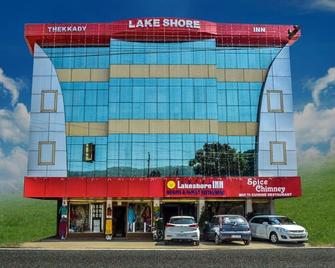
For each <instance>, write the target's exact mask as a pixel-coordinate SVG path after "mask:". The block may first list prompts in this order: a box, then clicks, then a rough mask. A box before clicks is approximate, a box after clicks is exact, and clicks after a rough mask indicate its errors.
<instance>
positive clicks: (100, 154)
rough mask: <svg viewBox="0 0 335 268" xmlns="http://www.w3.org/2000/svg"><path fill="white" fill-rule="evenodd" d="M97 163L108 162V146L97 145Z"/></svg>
mask: <svg viewBox="0 0 335 268" xmlns="http://www.w3.org/2000/svg"><path fill="white" fill-rule="evenodd" d="M95 161H107V146H106V145H100V144H99V145H98V144H96V145H95Z"/></svg>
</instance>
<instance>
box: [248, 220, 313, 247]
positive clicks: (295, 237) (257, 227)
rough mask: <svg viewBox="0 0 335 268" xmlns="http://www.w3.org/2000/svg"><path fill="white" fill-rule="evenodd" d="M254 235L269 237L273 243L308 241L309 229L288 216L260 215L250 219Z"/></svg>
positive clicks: (256, 236)
mask: <svg viewBox="0 0 335 268" xmlns="http://www.w3.org/2000/svg"><path fill="white" fill-rule="evenodd" d="M249 223H250V228H251V234H252V237H255V238H263V239H269V240H270V241H271V242H272V243H278V242H298V243H304V242H306V241H308V232H307V230H306V229H305V228H304V227H302V226H300V225H298V224H296V223H295V222H294V221H292V220H291V219H289V218H288V217H286V216H279V215H260V216H255V217H253V218H252V219H251V220H250V222H249Z"/></svg>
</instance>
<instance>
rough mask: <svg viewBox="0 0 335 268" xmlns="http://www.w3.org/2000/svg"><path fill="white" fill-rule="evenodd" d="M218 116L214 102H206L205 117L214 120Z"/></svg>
mask: <svg viewBox="0 0 335 268" xmlns="http://www.w3.org/2000/svg"><path fill="white" fill-rule="evenodd" d="M217 117H218V114H217V106H216V103H208V104H207V119H211V120H216V119H217Z"/></svg>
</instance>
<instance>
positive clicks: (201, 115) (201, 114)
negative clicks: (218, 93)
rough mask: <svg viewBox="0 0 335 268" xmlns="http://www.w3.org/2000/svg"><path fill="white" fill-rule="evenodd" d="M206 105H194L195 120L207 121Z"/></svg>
mask: <svg viewBox="0 0 335 268" xmlns="http://www.w3.org/2000/svg"><path fill="white" fill-rule="evenodd" d="M206 115H207V111H206V103H195V104H194V118H195V119H206Z"/></svg>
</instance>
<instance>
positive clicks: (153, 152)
mask: <svg viewBox="0 0 335 268" xmlns="http://www.w3.org/2000/svg"><path fill="white" fill-rule="evenodd" d="M144 152H145V153H146V154H148V153H150V159H151V160H157V143H155V142H150V143H145V150H144Z"/></svg>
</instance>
